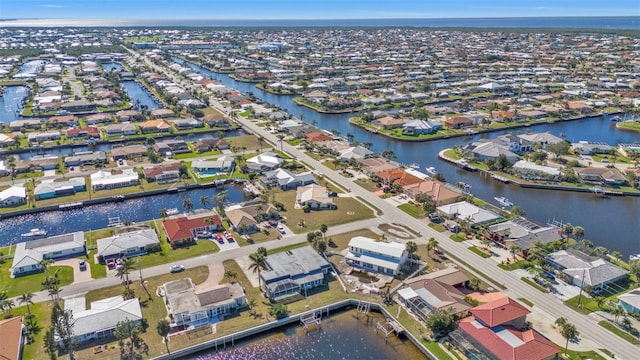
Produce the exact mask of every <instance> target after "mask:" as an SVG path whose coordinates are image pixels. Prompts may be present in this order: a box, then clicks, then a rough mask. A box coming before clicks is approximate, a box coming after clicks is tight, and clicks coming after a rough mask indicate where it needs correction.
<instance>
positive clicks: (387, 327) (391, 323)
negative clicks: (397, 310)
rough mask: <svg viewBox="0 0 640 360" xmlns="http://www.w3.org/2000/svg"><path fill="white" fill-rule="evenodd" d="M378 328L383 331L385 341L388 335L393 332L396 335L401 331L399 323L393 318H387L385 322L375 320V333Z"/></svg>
mask: <svg viewBox="0 0 640 360" xmlns="http://www.w3.org/2000/svg"><path fill="white" fill-rule="evenodd" d="M378 330H380V331H381V332H382V333H384V339H385V342H386V341H387V337H389V335H391V334H393V333H395V334H396V335H400V333H402V332H403V329H402V326H401V325H400V323H398V322H397V321H395V320H393V319H387V322H385V323H381V322H380V321H378V322H376V334H377V333H378Z"/></svg>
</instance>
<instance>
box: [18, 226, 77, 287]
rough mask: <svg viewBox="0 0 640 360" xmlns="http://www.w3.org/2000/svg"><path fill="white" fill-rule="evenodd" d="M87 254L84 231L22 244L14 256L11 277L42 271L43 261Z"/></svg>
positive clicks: (19, 244)
mask: <svg viewBox="0 0 640 360" xmlns="http://www.w3.org/2000/svg"><path fill="white" fill-rule="evenodd" d="M86 252H87V250H86V247H85V240H84V232H83V231H77V232H74V233H69V234H62V235H56V236H50V237H47V238H44V239H38V240H30V241H27V242H20V243H18V244H17V245H16V250H15V252H14V255H13V263H12V264H11V276H13V277H15V276H20V275H25V274H30V273H34V272H39V271H42V270H43V268H42V264H41V261H42V260H49V259H60V258H66V257H75V256H78V255H84V254H86Z"/></svg>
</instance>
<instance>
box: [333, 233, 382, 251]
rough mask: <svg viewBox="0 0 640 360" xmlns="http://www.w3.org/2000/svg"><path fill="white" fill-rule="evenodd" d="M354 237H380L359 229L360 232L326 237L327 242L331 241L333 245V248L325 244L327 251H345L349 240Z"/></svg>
mask: <svg viewBox="0 0 640 360" xmlns="http://www.w3.org/2000/svg"><path fill="white" fill-rule="evenodd" d="M356 236H364V237H368V238H371V239H378V238H379V237H380V235H378V234H376V233H374V232H373V231H371V230H369V229H360V230H354V231H349V232H346V233H342V234H336V235H331V236H327V241H329V239H331V241H332V242H333V244H334V245H333V246H331V245H329V244H327V251H335V250H337V251H340V250H344V249H346V248H347V246H348V245H349V241H351V239H353V238H354V237H356Z"/></svg>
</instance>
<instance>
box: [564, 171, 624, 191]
mask: <svg viewBox="0 0 640 360" xmlns="http://www.w3.org/2000/svg"><path fill="white" fill-rule="evenodd" d="M574 171H575V172H576V174H577V175H578V177H579V178H580V180H582V181H584V182H588V183H598V184H602V185H613V186H619V185H623V184H624V183H626V182H627V178H626V176H625V175H624V174H623V173H622V172H621V171H620V170H618V169H616V168H608V167H604V168H574Z"/></svg>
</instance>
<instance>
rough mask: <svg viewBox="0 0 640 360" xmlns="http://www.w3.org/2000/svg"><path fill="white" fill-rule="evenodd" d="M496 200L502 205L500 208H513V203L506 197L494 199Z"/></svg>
mask: <svg viewBox="0 0 640 360" xmlns="http://www.w3.org/2000/svg"><path fill="white" fill-rule="evenodd" d="M494 199H495V200H496V201H497V202H498V204H500V206H502V207H503V208H510V207H512V206H513V202H511V201H510V200H509V199H507V198H506V197H504V196H496V197H494Z"/></svg>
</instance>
